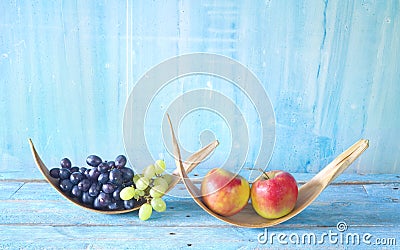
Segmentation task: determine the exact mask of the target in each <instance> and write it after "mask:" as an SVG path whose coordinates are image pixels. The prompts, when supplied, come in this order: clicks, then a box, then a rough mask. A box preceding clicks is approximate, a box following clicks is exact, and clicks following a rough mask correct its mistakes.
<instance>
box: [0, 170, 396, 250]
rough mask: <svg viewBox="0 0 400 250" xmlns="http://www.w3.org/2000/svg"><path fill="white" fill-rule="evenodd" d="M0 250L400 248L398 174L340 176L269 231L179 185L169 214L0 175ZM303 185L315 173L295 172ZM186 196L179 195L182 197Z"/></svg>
mask: <svg viewBox="0 0 400 250" xmlns="http://www.w3.org/2000/svg"><path fill="white" fill-rule="evenodd" d="M0 174H1V175H0V176H1V177H2V179H1V180H0V200H1V202H0V211H1V213H0V232H1V233H0V249H18V248H26V249H31V248H35V249H39V248H40V249H42V248H46V249H60V248H64V249H134V248H140V249H164V248H165V249H180V248H193V249H213V248H214V249H255V248H256V249H263V248H265V249H266V248H268V249H270V248H305V249H314V248H315V249H321V248H322V247H324V248H331V249H337V248H339V249H346V248H350V249H351V248H358V249H360V248H361V249H364V248H371V249H373V248H378V249H396V248H400V216H399V212H400V209H399V208H400V206H399V205H400V191H399V188H400V175H396V174H382V175H355V174H343V175H341V176H340V177H339V178H338V179H336V181H335V182H334V183H332V184H331V185H330V186H329V187H328V188H327V189H326V190H325V191H324V192H323V193H322V194H321V196H320V197H318V198H317V200H316V201H315V202H314V203H313V204H312V205H311V206H310V207H308V208H307V209H306V210H304V211H303V212H302V213H301V214H299V215H297V216H296V217H294V218H293V219H291V220H289V221H287V222H285V223H282V224H280V225H277V226H274V227H271V228H265V229H264V228H260V229H248V228H240V227H235V226H231V225H228V224H226V223H224V222H221V221H219V220H217V219H215V218H213V217H211V216H210V215H208V214H207V213H206V212H204V211H203V210H202V209H201V208H200V207H198V206H197V204H196V203H195V202H194V201H193V200H191V199H190V198H182V197H185V196H187V194H186V192H187V191H186V189H185V188H184V186H183V184H178V185H177V186H176V187H175V189H174V190H173V191H172V192H171V193H170V196H167V197H166V202H167V206H168V208H167V211H166V212H164V213H153V216H152V218H151V219H150V220H148V221H145V222H143V221H140V220H139V219H138V216H137V212H132V213H128V214H121V215H104V214H99V213H93V212H89V211H86V210H84V209H82V208H80V207H77V206H76V205H74V204H72V203H70V202H69V201H66V200H65V199H64V198H63V197H61V196H60V195H59V194H58V193H57V192H56V191H55V190H54V189H53V188H52V187H51V186H50V185H49V184H48V183H47V182H46V181H45V180H44V179H41V178H40V174H38V175H34V178H29V177H26V178H25V177H24V178H23V179H15V178H13V174H12V173H0ZM294 176H295V178H296V179H297V180H298V181H299V185H301V184H302V183H304V182H305V181H307V180H309V179H310V178H311V177H312V176H313V175H312V174H294ZM177 197H181V198H177Z"/></svg>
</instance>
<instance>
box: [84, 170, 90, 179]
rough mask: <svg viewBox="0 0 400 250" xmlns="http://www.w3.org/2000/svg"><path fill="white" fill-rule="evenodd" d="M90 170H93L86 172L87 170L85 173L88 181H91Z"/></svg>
mask: <svg viewBox="0 0 400 250" xmlns="http://www.w3.org/2000/svg"><path fill="white" fill-rule="evenodd" d="M90 170H91V169H86V170H85V173H84V174H85V176H86V178H88V179H90Z"/></svg>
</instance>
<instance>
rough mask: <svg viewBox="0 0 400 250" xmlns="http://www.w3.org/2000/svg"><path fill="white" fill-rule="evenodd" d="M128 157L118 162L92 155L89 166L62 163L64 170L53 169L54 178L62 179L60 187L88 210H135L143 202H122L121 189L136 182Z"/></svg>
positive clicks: (117, 159) (118, 157)
mask: <svg viewBox="0 0 400 250" xmlns="http://www.w3.org/2000/svg"><path fill="white" fill-rule="evenodd" d="M126 162H127V160H126V157H125V156H124V155H119V156H117V157H116V158H115V161H103V160H102V159H101V158H100V157H99V156H97V155H89V156H88V157H87V159H86V163H87V165H88V166H86V167H77V166H74V167H72V165H71V161H70V160H69V159H68V158H64V159H62V160H61V162H60V165H61V168H52V169H51V170H50V176H51V177H53V178H57V179H58V180H59V187H60V189H61V191H63V192H64V193H65V194H67V195H68V196H71V197H73V198H74V199H76V200H77V201H79V202H80V203H81V204H83V205H84V206H86V207H89V208H94V209H97V210H124V209H131V208H133V207H135V206H138V205H140V203H143V202H144V200H142V199H138V200H136V201H135V202H132V201H130V202H125V201H123V200H121V199H120V197H119V193H120V192H121V190H122V189H123V188H124V187H126V186H130V185H132V183H133V180H132V179H133V176H134V171H133V170H132V169H131V168H128V167H126Z"/></svg>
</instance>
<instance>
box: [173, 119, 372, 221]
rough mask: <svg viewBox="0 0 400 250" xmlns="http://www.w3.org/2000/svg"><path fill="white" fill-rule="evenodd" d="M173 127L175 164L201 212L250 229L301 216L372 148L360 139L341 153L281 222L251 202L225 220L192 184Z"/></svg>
mask: <svg viewBox="0 0 400 250" xmlns="http://www.w3.org/2000/svg"><path fill="white" fill-rule="evenodd" d="M170 127H171V134H172V140H173V147H174V155H175V159H176V161H175V163H176V165H177V167H178V169H179V171H180V172H179V173H180V175H181V178H182V180H183V183H184V184H185V186H186V188H187V190H188V191H189V193H190V195H191V196H192V198H193V199H194V201H195V202H196V203H197V204H198V205H199V206H200V207H201V208H202V209H204V211H206V212H207V213H209V214H210V215H212V216H214V217H215V218H217V219H219V220H221V221H224V222H227V223H229V224H232V225H236V226H240V227H248V228H265V227H270V226H274V225H277V224H279V223H282V222H284V221H287V220H289V219H291V218H293V217H294V216H296V215H297V214H299V213H300V212H301V211H303V210H304V209H305V208H307V207H308V206H309V205H310V204H311V203H312V202H313V201H314V200H315V199H316V198H317V197H318V196H319V195H320V194H321V192H322V191H323V190H324V189H325V188H326V187H327V186H328V185H329V184H330V183H331V182H332V181H333V180H334V179H335V178H336V177H338V176H339V175H340V174H341V173H342V172H343V171H344V170H345V169H346V168H347V167H348V166H349V165H350V164H351V163H353V162H354V160H356V159H357V158H358V156H360V155H361V154H362V153H363V152H364V151H365V150H366V149H367V148H368V145H369V141H368V140H364V139H362V140H359V141H358V142H356V143H355V144H354V145H353V146H351V147H350V148H348V149H347V150H346V151H344V152H343V153H342V154H340V155H339V156H338V157H337V158H336V159H334V160H333V161H332V162H331V163H329V164H328V165H327V166H326V167H325V168H324V169H322V170H321V171H320V172H319V173H318V174H316V175H315V176H314V177H313V178H312V179H311V180H309V181H308V182H307V183H305V184H304V185H302V186H301V187H300V188H299V194H298V199H297V203H296V206H295V208H294V209H293V210H292V211H291V212H290V213H289V214H287V215H285V216H283V217H281V218H278V219H265V218H263V217H261V216H259V215H258V214H257V213H256V212H255V210H254V209H253V207H252V205H251V203H248V204H247V206H246V207H245V208H244V209H243V210H242V211H240V212H239V213H237V214H235V215H233V216H230V217H225V216H221V215H219V214H216V213H214V212H213V211H212V210H210V209H209V208H208V207H207V206H206V205H205V204H204V203H203V201H202V199H201V192H200V190H199V188H198V187H197V186H195V185H194V184H193V182H192V181H191V180H190V179H189V177H188V175H187V171H186V169H187V168H188V167H184V166H183V164H182V161H181V156H180V149H179V146H178V142H177V140H176V138H175V134H174V130H173V128H172V124H171V122H170ZM193 165H196V163H193ZM189 168H192V166H189Z"/></svg>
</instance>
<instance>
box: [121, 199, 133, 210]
mask: <svg viewBox="0 0 400 250" xmlns="http://www.w3.org/2000/svg"><path fill="white" fill-rule="evenodd" d="M135 205H136V200H135V199H130V200H127V201H124V207H125V209H132V208H134V207H135Z"/></svg>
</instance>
